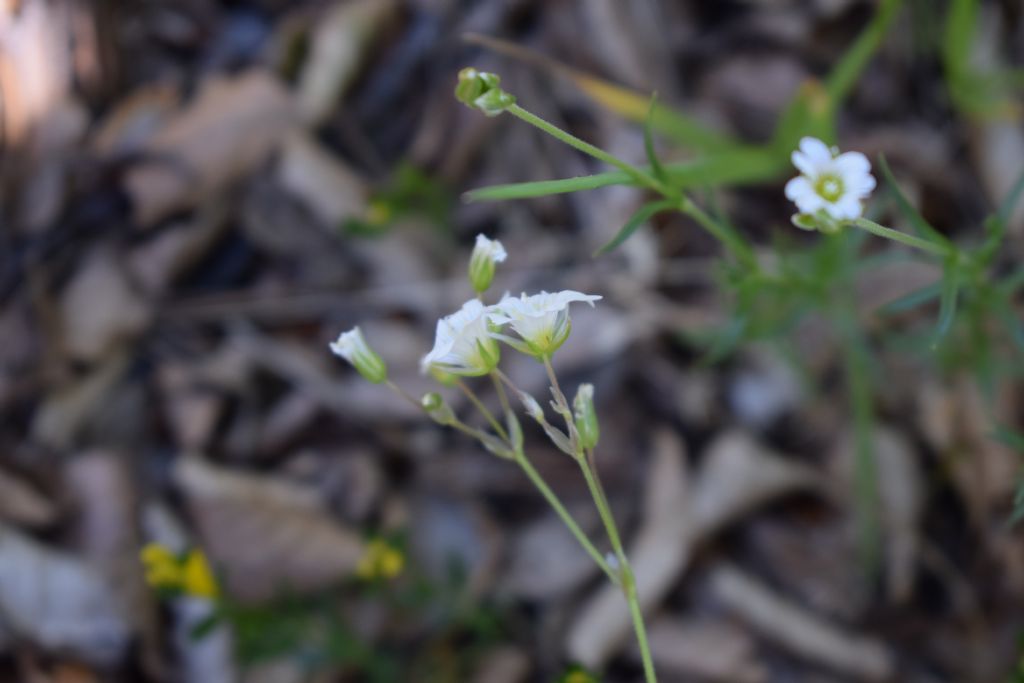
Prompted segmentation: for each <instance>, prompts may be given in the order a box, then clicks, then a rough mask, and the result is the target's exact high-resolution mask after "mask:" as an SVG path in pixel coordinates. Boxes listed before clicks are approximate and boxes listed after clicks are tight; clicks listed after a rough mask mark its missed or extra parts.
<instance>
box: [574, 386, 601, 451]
mask: <svg viewBox="0 0 1024 683" xmlns="http://www.w3.org/2000/svg"><path fill="white" fill-rule="evenodd" d="M572 407H573V413H574V414H575V415H574V417H575V420H574V421H575V423H576V431H577V432H579V435H580V447H581V448H583V449H585V450H589V449H591V448H593V447H594V446H596V445H597V439H598V437H599V436H600V430H599V429H598V424H597V412H595V410H594V385H593V384H581V385H580V388H579V389H577V390H576V398H574V399H573V401H572Z"/></svg>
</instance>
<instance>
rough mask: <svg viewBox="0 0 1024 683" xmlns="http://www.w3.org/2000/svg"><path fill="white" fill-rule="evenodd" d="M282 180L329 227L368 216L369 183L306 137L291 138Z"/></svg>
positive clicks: (283, 157)
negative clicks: (348, 219)
mask: <svg viewBox="0 0 1024 683" xmlns="http://www.w3.org/2000/svg"><path fill="white" fill-rule="evenodd" d="M278 178H279V180H280V183H281V185H282V186H283V187H284V188H285V189H287V190H288V191H289V192H291V193H292V194H294V195H295V196H296V197H298V198H299V199H301V200H302V201H303V203H305V205H306V206H307V207H308V208H309V209H310V210H311V211H312V212H313V214H314V215H316V217H317V218H318V219H319V220H320V222H321V223H322V224H323V225H324V226H326V227H329V228H338V227H340V226H341V224H342V222H343V221H344V220H345V219H346V218H353V217H361V216H363V215H365V214H366V197H367V194H368V192H369V189H368V188H367V186H366V183H365V182H364V181H363V180H362V178H360V177H359V175H357V174H356V172H355V171H354V170H352V169H350V168H349V167H348V166H346V165H345V164H344V163H343V162H342V160H341V159H339V158H338V157H337V156H335V155H333V154H330V153H329V152H328V151H327V150H326V149H324V148H323V147H322V146H321V145H319V144H318V143H317V142H315V141H314V140H313V139H312V138H310V136H309V135H307V134H305V133H302V132H299V131H294V132H292V133H291V134H290V135H289V136H288V138H287V140H286V141H285V143H284V148H283V150H282V154H281V161H280V166H279V167H278Z"/></svg>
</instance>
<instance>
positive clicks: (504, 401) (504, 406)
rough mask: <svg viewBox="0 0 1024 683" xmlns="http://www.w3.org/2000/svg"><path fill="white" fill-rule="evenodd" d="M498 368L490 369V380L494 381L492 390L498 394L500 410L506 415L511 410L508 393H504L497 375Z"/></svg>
mask: <svg viewBox="0 0 1024 683" xmlns="http://www.w3.org/2000/svg"><path fill="white" fill-rule="evenodd" d="M499 372H500V370H498V369H497V368H495V369H494V370H491V381H492V382H494V391H495V392H497V394H498V400H499V401H500V402H501V410H502V411H503V412H504V413H505V415H508V414H509V413H511V412H512V406H510V405H509V402H508V395H507V394H506V393H505V387H503V386H502V384H501V377H499V376H498V373H499Z"/></svg>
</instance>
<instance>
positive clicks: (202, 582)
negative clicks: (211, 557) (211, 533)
mask: <svg viewBox="0 0 1024 683" xmlns="http://www.w3.org/2000/svg"><path fill="white" fill-rule="evenodd" d="M183 574H184V576H183V580H182V587H183V588H184V590H185V592H186V593H188V594H189V595H195V596H197V597H202V598H215V597H217V594H218V589H217V579H216V578H214V576H213V571H212V570H211V569H210V563H209V562H207V560H206V555H205V554H204V553H203V551H202V550H192V551H190V552H189V554H188V556H187V557H186V558H185V566H184V571H183Z"/></svg>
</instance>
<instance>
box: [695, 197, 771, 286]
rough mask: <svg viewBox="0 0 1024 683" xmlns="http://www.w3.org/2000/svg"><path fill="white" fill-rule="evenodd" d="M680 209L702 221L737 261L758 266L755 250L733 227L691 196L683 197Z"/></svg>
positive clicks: (703, 225)
mask: <svg viewBox="0 0 1024 683" xmlns="http://www.w3.org/2000/svg"><path fill="white" fill-rule="evenodd" d="M679 210H680V211H682V212H683V213H684V214H686V215H687V216H689V217H691V218H693V219H694V220H695V221H697V222H698V223H700V225H701V227H703V228H704V229H705V230H707V231H708V232H709V233H710V234H711V235H712V237H714V238H715V239H717V240H718V241H719V242H721V243H722V246H724V247H725V248H726V249H727V250H728V251H729V252H731V253H732V255H733V256H734V257H736V260H737V261H739V262H740V263H742V264H743V265H744V266H746V267H747V268H750V269H751V270H756V269H757V268H758V265H757V257H756V256H755V255H754V250H753V249H751V247H750V245H749V244H747V243H746V242H745V241H744V240H743V238H742V237H740V236H739V235H738V234H737V233H736V232H735V231H734V230H732V228H730V227H728V226H727V225H725V224H723V223H719V222H718V221H716V220H715V219H713V218H712V217H711V216H709V215H708V214H707V212H706V211H704V209H702V208H700V207H699V206H697V204H695V203H694V202H693V200H691V199H690V198H689V197H683V199H682V201H681V202H680V204H679Z"/></svg>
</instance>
